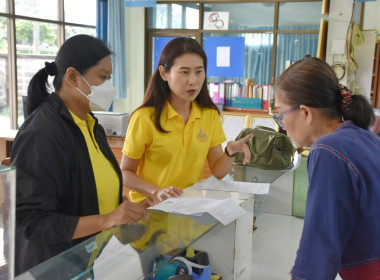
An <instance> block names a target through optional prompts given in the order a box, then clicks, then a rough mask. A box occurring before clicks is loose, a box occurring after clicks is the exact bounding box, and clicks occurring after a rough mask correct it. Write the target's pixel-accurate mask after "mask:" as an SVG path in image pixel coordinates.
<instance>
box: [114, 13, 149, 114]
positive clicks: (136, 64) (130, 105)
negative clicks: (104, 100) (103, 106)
mask: <svg viewBox="0 0 380 280" xmlns="http://www.w3.org/2000/svg"><path fill="white" fill-rule="evenodd" d="M144 17H145V10H144V8H125V33H126V50H125V52H126V54H127V55H126V60H127V61H126V65H127V70H126V72H127V76H126V81H127V98H125V99H120V100H116V101H115V102H114V109H113V110H114V111H115V112H127V113H130V112H132V111H133V110H134V109H136V108H137V107H138V106H139V105H141V103H142V100H143V97H144V88H145V85H144V71H145V59H144V57H145V20H144Z"/></svg>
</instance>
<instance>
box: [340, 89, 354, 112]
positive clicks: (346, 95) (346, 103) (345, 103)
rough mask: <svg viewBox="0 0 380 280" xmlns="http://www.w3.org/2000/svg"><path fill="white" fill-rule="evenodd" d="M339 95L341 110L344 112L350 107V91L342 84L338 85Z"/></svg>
mask: <svg viewBox="0 0 380 280" xmlns="http://www.w3.org/2000/svg"><path fill="white" fill-rule="evenodd" d="M338 88H339V92H340V95H341V96H342V104H341V110H342V111H346V110H348V109H350V108H351V105H352V91H351V90H349V89H348V88H347V87H345V86H344V85H342V84H339V85H338Z"/></svg>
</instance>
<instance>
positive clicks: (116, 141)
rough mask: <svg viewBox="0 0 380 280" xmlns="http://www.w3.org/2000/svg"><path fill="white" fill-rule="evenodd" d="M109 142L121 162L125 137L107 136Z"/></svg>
mask: <svg viewBox="0 0 380 280" xmlns="http://www.w3.org/2000/svg"><path fill="white" fill-rule="evenodd" d="M107 141H108V144H109V145H110V147H111V150H112V152H113V154H114V155H115V157H116V159H117V161H118V162H119V164H120V163H121V158H122V157H123V152H122V149H123V145H124V137H113V136H107Z"/></svg>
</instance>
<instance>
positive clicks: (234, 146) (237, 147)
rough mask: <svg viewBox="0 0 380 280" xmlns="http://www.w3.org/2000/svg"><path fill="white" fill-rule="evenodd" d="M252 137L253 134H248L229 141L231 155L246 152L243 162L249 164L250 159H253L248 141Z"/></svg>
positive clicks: (228, 148) (228, 147) (228, 146)
mask: <svg viewBox="0 0 380 280" xmlns="http://www.w3.org/2000/svg"><path fill="white" fill-rule="evenodd" d="M252 137H253V134H248V135H247V136H245V137H244V138H242V139H240V140H238V141H229V142H227V151H228V153H229V154H230V155H233V154H235V153H244V160H243V164H247V163H248V162H249V160H250V159H251V151H250V150H249V148H248V145H247V144H246V142H247V141H249V140H250V139H251V138H252Z"/></svg>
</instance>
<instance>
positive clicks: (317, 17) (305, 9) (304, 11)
mask: <svg viewBox="0 0 380 280" xmlns="http://www.w3.org/2000/svg"><path fill="white" fill-rule="evenodd" d="M321 11H322V2H294V3H291V2H286V3H280V8H279V19H278V29H279V30H305V29H309V30H315V29H316V30H318V29H319V23H320V21H321ZM309 27H310V28H309Z"/></svg>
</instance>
